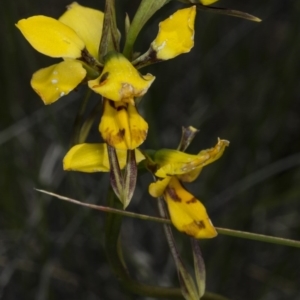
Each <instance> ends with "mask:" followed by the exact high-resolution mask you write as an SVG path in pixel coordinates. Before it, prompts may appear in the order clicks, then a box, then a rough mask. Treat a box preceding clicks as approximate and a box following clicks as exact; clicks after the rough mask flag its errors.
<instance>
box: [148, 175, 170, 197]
mask: <svg viewBox="0 0 300 300" xmlns="http://www.w3.org/2000/svg"><path fill="white" fill-rule="evenodd" d="M170 180H171V177H170V176H167V177H166V178H164V179H161V180H160V179H159V180H157V181H155V182H152V183H150V185H149V189H148V191H149V194H150V195H151V196H152V197H155V198H157V197H160V196H161V195H162V194H163V193H164V191H165V189H166V187H167V186H168V184H169V182H170Z"/></svg>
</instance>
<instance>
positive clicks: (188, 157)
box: [154, 149, 209, 178]
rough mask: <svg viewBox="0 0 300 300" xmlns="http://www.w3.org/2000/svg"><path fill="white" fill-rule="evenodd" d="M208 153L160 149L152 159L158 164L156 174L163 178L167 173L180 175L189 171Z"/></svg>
mask: <svg viewBox="0 0 300 300" xmlns="http://www.w3.org/2000/svg"><path fill="white" fill-rule="evenodd" d="M207 159H209V155H202V156H198V155H193V154H187V153H184V152H181V151H178V150H172V149H161V150H158V151H157V152H156V153H155V155H154V161H155V163H157V165H158V169H157V171H156V173H155V175H156V176H158V177H161V178H164V177H166V176H168V175H180V174H185V173H187V172H190V171H191V170H193V169H195V168H196V167H199V166H201V165H202V164H203V163H204V162H205V161H206V160H207Z"/></svg>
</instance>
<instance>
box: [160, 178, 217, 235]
mask: <svg viewBox="0 0 300 300" xmlns="http://www.w3.org/2000/svg"><path fill="white" fill-rule="evenodd" d="M164 197H165V200H166V202H167V205H168V209H169V214H170V217H171V221H172V223H173V225H174V226H175V227H176V228H177V229H178V230H179V231H182V232H185V233H186V234H188V235H190V236H193V237H194V238H197V239H201V238H213V237H215V236H216V235H217V231H216V229H215V228H214V226H213V225H212V223H211V221H210V219H209V217H208V215H207V212H206V209H205V207H204V206H203V204H202V203H201V202H200V201H199V200H198V199H196V198H195V197H194V196H193V195H192V194H190V193H189V192H187V191H186V190H185V189H184V188H183V187H182V185H181V184H180V182H179V181H178V179H177V178H176V177H174V176H173V177H172V178H171V180H170V183H169V185H168V187H167V188H166V190H165V192H164Z"/></svg>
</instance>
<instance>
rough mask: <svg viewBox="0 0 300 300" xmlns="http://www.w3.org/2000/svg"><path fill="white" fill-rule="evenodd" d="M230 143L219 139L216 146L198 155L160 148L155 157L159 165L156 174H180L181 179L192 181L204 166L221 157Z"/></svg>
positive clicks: (164, 175)
mask: <svg viewBox="0 0 300 300" xmlns="http://www.w3.org/2000/svg"><path fill="white" fill-rule="evenodd" d="M228 145H229V142H228V141H226V140H220V139H218V143H217V144H216V145H215V147H213V148H210V149H207V150H202V151H200V152H199V153H198V154H197V155H193V154H187V153H184V152H181V151H177V150H171V149H161V150H158V151H157V152H156V153H155V155H154V159H153V160H154V162H155V163H156V164H157V165H158V168H157V171H156V173H155V175H156V176H158V177H161V178H164V177H166V176H168V175H178V178H180V180H181V181H186V182H191V181H193V180H195V179H196V178H197V177H198V176H199V174H200V172H201V170H202V168H203V167H204V166H206V165H208V164H210V163H212V162H214V161H215V160H217V159H219V158H220V157H221V155H222V154H223V152H224V150H225V148H226V147H227V146H228Z"/></svg>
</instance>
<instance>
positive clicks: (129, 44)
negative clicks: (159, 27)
mask: <svg viewBox="0 0 300 300" xmlns="http://www.w3.org/2000/svg"><path fill="white" fill-rule="evenodd" d="M169 1H170V0H142V2H141V4H140V6H139V8H138V10H137V12H136V14H135V16H134V18H133V21H132V23H131V25H130V27H129V30H128V33H127V36H126V41H125V46H124V50H123V54H124V56H126V57H127V58H129V59H131V56H132V49H133V45H134V43H135V40H136V38H137V36H138V34H139V32H140V31H141V29H142V28H143V26H144V25H145V24H146V22H147V21H148V20H149V19H150V18H151V17H152V16H153V14H154V13H155V12H156V11H157V10H159V9H160V8H161V7H162V6H164V5H165V4H167V3H168V2H169Z"/></svg>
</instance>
